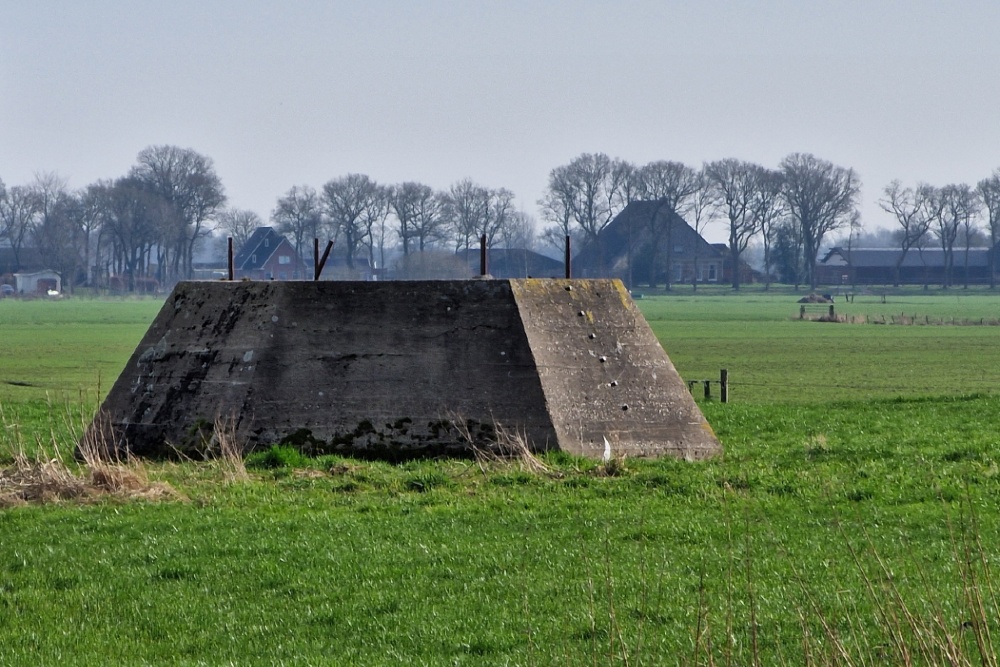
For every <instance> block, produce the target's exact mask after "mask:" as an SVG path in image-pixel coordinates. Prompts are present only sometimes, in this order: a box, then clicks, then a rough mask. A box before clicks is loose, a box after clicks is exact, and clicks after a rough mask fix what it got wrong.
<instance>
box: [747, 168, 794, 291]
mask: <svg viewBox="0 0 1000 667" xmlns="http://www.w3.org/2000/svg"><path fill="white" fill-rule="evenodd" d="M783 187H784V176H783V175H782V173H781V172H780V171H772V170H770V169H763V170H762V171H760V172H759V173H758V179H757V190H756V192H754V194H753V202H752V204H751V205H752V207H753V215H754V217H755V218H756V219H757V225H758V226H759V227H760V237H761V241H762V242H763V245H764V289H765V290H770V289H771V244H772V242H773V241H774V235H775V232H776V230H777V226H778V223H779V222H780V221H781V219H782V218H783V217H784V216H785V215H786V214H787V212H788V211H787V208H786V206H785V201H784V198H783V197H782V188H783Z"/></svg>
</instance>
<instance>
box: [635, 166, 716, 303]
mask: <svg viewBox="0 0 1000 667" xmlns="http://www.w3.org/2000/svg"><path fill="white" fill-rule="evenodd" d="M635 176H636V180H637V181H638V187H637V188H636V190H637V193H638V196H639V197H640V198H642V199H645V200H648V201H654V202H656V205H655V206H654V207H652V209H651V210H650V216H649V219H648V220H647V221H646V230H647V232H648V236H649V241H650V253H651V256H650V263H649V286H650V287H654V286H655V285H656V276H657V273H658V271H659V268H660V266H659V264H660V263H659V261H658V259H659V251H660V248H661V247H662V246H663V245H666V260H665V261H664V263H663V264H664V273H665V274H666V276H665V279H664V280H665V284H666V289H668V290H669V289H670V283H671V278H672V271H671V263H672V254H673V228H674V219H673V218H674V214H675V213H676V214H677V215H681V216H683V215H684V214H685V213H686V211H687V207H688V204H689V201H690V199H691V197H693V196H694V194H695V193H696V192H697V191H698V189H699V188H700V186H701V183H700V182H699V180H698V172H697V171H695V170H694V169H692V168H691V167H689V166H687V165H685V164H683V163H681V162H670V161H667V160H659V161H657V162H650V163H649V164H647V165H645V166H644V167H641V168H640V169H638V170H637V171H636V172H635Z"/></svg>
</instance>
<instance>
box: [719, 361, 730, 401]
mask: <svg viewBox="0 0 1000 667" xmlns="http://www.w3.org/2000/svg"><path fill="white" fill-rule="evenodd" d="M719 387H720V389H719V393H720V397H719V400H720V401H722V402H723V403H728V402H729V371H728V370H727V369H725V368H723V369H722V370H721V371H719Z"/></svg>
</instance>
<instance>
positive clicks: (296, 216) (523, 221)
mask: <svg viewBox="0 0 1000 667" xmlns="http://www.w3.org/2000/svg"><path fill="white" fill-rule="evenodd" d="M271 220H272V222H273V223H274V224H275V226H276V228H277V229H278V231H280V232H281V233H283V234H286V235H287V236H288V237H289V238H290V239H291V240H292V241H293V244H294V245H295V248H296V250H297V251H298V252H299V253H300V254H301V253H302V252H303V250H304V249H305V246H306V244H308V242H309V240H310V239H313V238H319V237H320V236H324V237H326V238H329V239H331V240H333V241H334V242H335V244H336V246H337V247H338V248H339V249H340V253H341V254H342V255H343V256H344V257H345V260H346V263H347V266H348V267H349V268H354V266H355V263H356V260H357V258H358V257H359V256H364V257H366V258H367V259H368V261H369V262H370V263H371V265H373V266H374V265H379V266H385V264H386V255H387V251H388V250H390V249H394V248H397V247H398V248H399V249H400V251H401V252H402V254H403V255H404V257H405V256H407V255H410V254H411V253H415V252H424V251H425V250H427V249H429V248H433V247H441V246H444V247H447V248H448V249H449V250H451V251H454V252H459V251H462V250H468V249H469V248H471V247H472V246H474V245H475V246H478V244H479V239H480V238H481V237H485V238H486V244H487V246H488V247H490V248H493V247H498V246H502V247H506V248H511V247H526V246H530V245H531V244H532V242H533V230H534V224H533V221H532V220H531V218H530V216H528V215H527V214H525V213H524V212H522V211H519V210H517V209H516V208H515V207H514V193H513V192H511V191H510V190H507V189H506V188H499V189H493V188H488V187H485V186H483V185H479V184H477V183H474V182H473V181H471V180H469V179H463V180H461V181H458V182H457V183H455V184H453V185H452V186H451V187H450V188H449V189H448V190H446V191H436V190H434V189H433V188H432V187H431V186H429V185H426V184H423V183H417V182H413V181H409V182H405V183H401V184H398V185H382V184H380V183H377V182H376V181H374V180H373V179H371V178H369V177H368V176H366V175H364V174H348V175H346V176H342V177H340V178H336V179H333V180H331V181H328V182H327V183H326V184H325V185H323V187H322V188H321V189H320V190H318V191H317V190H316V189H314V188H312V187H310V186H308V185H298V186H294V187H292V188H291V189H289V190H288V192H286V193H285V195H284V196H282V197H281V198H279V199H278V203H277V205H276V206H275V208H274V210H273V212H272V213H271ZM223 226H225V224H223Z"/></svg>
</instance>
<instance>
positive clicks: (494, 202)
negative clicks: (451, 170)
mask: <svg viewBox="0 0 1000 667" xmlns="http://www.w3.org/2000/svg"><path fill="white" fill-rule="evenodd" d="M513 202H514V193H513V192H511V191H510V190H508V189H506V188H500V189H499V190H494V189H491V188H487V187H483V186H481V185H477V184H476V183H473V182H472V181H471V180H470V179H463V180H461V181H459V182H457V183H455V184H454V185H452V186H451V188H450V189H449V190H448V192H446V193H443V194H442V196H441V215H442V217H443V218H444V219H445V220H446V221H447V222H448V225H449V227H450V230H451V233H452V235H453V237H454V240H455V251H456V252H458V251H461V250H468V249H469V248H471V247H472V246H473V245H474V244H476V243H478V241H479V239H480V238H481V237H484V236H485V237H486V246H487V247H488V248H492V247H494V246H495V245H496V243H497V241H498V235H499V234H500V231H501V230H502V229H503V227H504V226H505V225H507V224H508V223H509V221H510V218H511V215H512V214H513V212H514V204H513Z"/></svg>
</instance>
